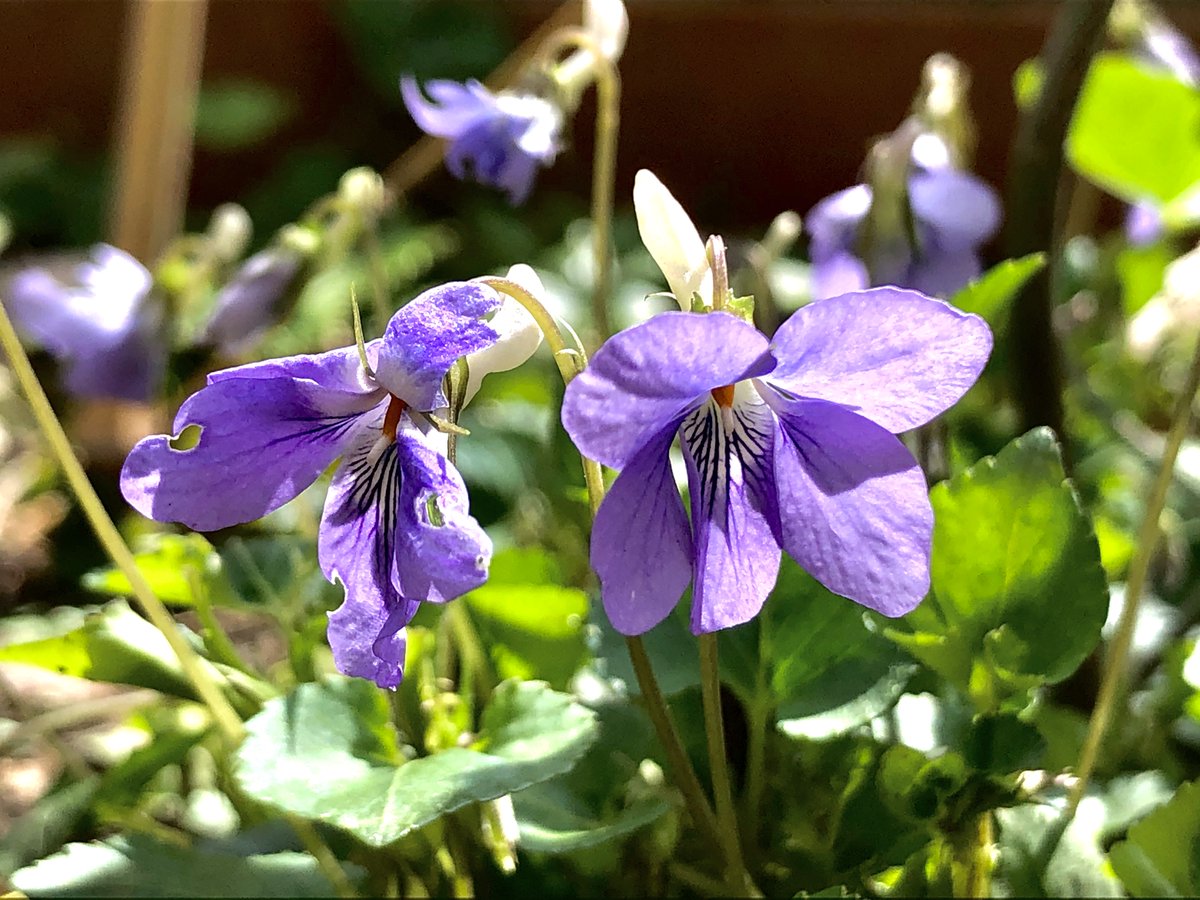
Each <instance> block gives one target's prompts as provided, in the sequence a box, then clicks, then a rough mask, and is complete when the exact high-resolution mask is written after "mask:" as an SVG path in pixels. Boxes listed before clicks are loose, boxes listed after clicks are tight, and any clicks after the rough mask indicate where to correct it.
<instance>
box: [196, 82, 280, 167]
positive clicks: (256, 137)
mask: <svg viewBox="0 0 1200 900" xmlns="http://www.w3.org/2000/svg"><path fill="white" fill-rule="evenodd" d="M293 112H294V104H293V103H292V101H291V100H290V99H289V98H288V97H287V96H286V95H285V94H283V93H282V92H281V91H279V90H277V89H276V88H274V87H272V86H270V85H268V84H262V83H260V82H256V81H245V80H242V79H231V80H225V81H222V82H220V83H218V84H211V85H209V84H206V85H203V86H202V87H201V88H200V96H199V98H198V101H197V104H196V144H197V146H200V147H204V148H206V149H208V150H216V151H232V150H241V149H242V148H244V147H249V146H252V145H254V144H257V143H259V142H260V141H263V140H265V139H266V138H268V137H270V136H271V135H272V134H274V133H275V132H276V131H278V130H279V128H280V127H281V126H282V125H283V124H284V123H285V122H287V120H288V119H290V118H291V117H292V113H293Z"/></svg>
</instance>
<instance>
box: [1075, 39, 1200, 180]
mask: <svg viewBox="0 0 1200 900" xmlns="http://www.w3.org/2000/svg"><path fill="white" fill-rule="evenodd" d="M1066 146H1067V158H1068V159H1069V160H1070V162H1071V165H1072V166H1074V167H1075V169H1076V171H1078V172H1079V173H1080V174H1081V175H1084V176H1085V177H1087V178H1089V179H1091V180H1092V181H1094V182H1096V184H1098V185H1100V186H1101V187H1103V188H1105V189H1106V190H1108V191H1111V192H1112V193H1113V194H1115V195H1116V196H1118V197H1120V198H1121V199H1123V200H1126V201H1128V202H1134V201H1137V200H1147V199H1151V200H1157V201H1158V202H1160V203H1168V202H1170V201H1172V200H1175V199H1176V198H1178V197H1180V196H1181V195H1183V194H1184V193H1186V192H1187V191H1188V190H1189V189H1191V188H1193V187H1194V186H1195V185H1196V184H1197V182H1200V90H1197V89H1196V88H1194V87H1190V86H1188V85H1186V84H1183V83H1182V82H1180V81H1179V80H1178V79H1176V78H1175V77H1174V76H1173V75H1171V74H1170V73H1168V72H1161V71H1155V70H1154V69H1152V68H1150V67H1148V66H1144V65H1140V64H1138V63H1137V62H1135V61H1134V60H1132V59H1130V58H1128V57H1125V56H1122V55H1120V54H1115V53H1107V54H1102V55H1100V56H1098V57H1096V59H1095V60H1094V61H1093V62H1092V66H1091V69H1090V70H1089V71H1088V75H1087V78H1086V80H1085V81H1084V84H1083V89H1082V91H1081V93H1080V95H1079V100H1078V102H1077V103H1076V105H1075V115H1074V118H1073V119H1072V121H1071V126H1070V130H1069V131H1068V133H1067V145H1066Z"/></svg>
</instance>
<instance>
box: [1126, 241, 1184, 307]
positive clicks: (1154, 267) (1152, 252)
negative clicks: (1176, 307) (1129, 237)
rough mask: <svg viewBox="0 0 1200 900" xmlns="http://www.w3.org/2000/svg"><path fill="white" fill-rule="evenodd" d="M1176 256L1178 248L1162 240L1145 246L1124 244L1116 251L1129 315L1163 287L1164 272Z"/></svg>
mask: <svg viewBox="0 0 1200 900" xmlns="http://www.w3.org/2000/svg"><path fill="white" fill-rule="evenodd" d="M1176 256H1178V252H1177V251H1176V250H1173V249H1172V248H1171V247H1170V245H1169V244H1168V243H1166V242H1163V241H1159V242H1158V243H1155V244H1150V245H1149V246H1146V247H1125V248H1124V249H1122V250H1121V252H1120V253H1118V254H1117V261H1116V267H1117V278H1118V279H1119V280H1120V282H1121V301H1122V302H1121V305H1122V307H1123V308H1124V310H1125V314H1126V315H1130V316H1131V315H1133V314H1134V313H1135V312H1137V311H1138V310H1139V309H1141V308H1142V307H1143V306H1145V305H1146V301H1147V300H1149V299H1150V298H1151V297H1153V296H1154V295H1155V294H1157V293H1158V292H1159V291H1161V290H1162V286H1163V275H1164V274H1165V273H1166V270H1167V266H1169V265H1170V264H1171V263H1172V262H1174V261H1175V258H1176Z"/></svg>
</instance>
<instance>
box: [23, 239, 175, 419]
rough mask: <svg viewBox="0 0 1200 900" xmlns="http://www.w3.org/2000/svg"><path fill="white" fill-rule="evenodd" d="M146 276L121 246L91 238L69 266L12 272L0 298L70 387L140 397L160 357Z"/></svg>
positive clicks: (156, 376)
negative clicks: (86, 252) (83, 255)
mask: <svg viewBox="0 0 1200 900" xmlns="http://www.w3.org/2000/svg"><path fill="white" fill-rule="evenodd" d="M152 284H153V278H152V276H151V275H150V272H149V271H147V269H146V267H145V266H143V265H142V264H141V263H139V262H138V261H137V260H136V259H134V258H133V257H132V256H130V255H129V254H128V253H125V252H124V251H123V250H118V249H117V248H116V247H110V246H108V245H107V244H98V245H96V246H95V247H93V248H92V249H91V252H90V256H89V258H88V260H87V261H86V262H83V263H80V264H79V265H77V266H76V267H74V268H73V269H72V270H70V271H67V272H61V271H56V268H54V267H30V268H26V269H23V270H21V271H19V272H17V273H16V274H15V275H13V276H12V278H11V279H10V280H9V283H8V286H7V290H6V291H5V295H4V302H5V305H6V307H7V309H8V311H9V314H10V315H11V316H12V319H13V322H14V324H16V326H17V328H18V329H19V330H20V331H21V332H22V334H23V335H24V336H25V337H26V338H28V339H30V340H32V341H33V342H34V343H37V344H38V345H40V346H42V347H43V348H45V349H46V350H47V351H48V352H49V353H51V354H52V355H53V356H55V357H56V358H57V359H58V360H59V361H60V362H61V363H62V365H63V370H64V373H63V378H64V383H65V385H66V388H67V390H69V391H70V392H71V393H73V394H76V395H79V396H83V397H113V398H117V399H123V400H135V401H143V400H148V399H150V398H151V397H152V396H153V395H154V394H155V392H156V391H157V389H158V385H159V383H160V382H161V380H162V375H163V368H164V366H165V364H166V350H165V342H164V340H163V337H162V326H163V320H162V310H161V307H160V306H159V305H158V304H157V303H156V302H154V300H153V299H152V298H151V286H152Z"/></svg>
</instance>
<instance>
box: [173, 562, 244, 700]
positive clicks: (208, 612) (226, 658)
mask: <svg viewBox="0 0 1200 900" xmlns="http://www.w3.org/2000/svg"><path fill="white" fill-rule="evenodd" d="M184 574H185V577H186V580H187V584H188V590H189V591H191V593H192V602H193V604H194V606H193V608H194V609H195V611H196V618H198V619H199V620H200V624H201V626H202V627H203V628H204V645H205V646H206V647H207V648H208V650H209V652H210V653H211V654H212V656H213V659H215V660H216V661H217V662H221V663H224V664H225V665H227V666H230V667H231V668H234V669H237V670H238V671H239V672H244V673H246V674H247V675H249V676H250V677H251V678H255V679H258V680H260V681H261V680H262V676H261V675H259V674H258V673H257V672H255V671H254V669H252V668H251V667H250V666H249V665H248V664H247V663H246V661H245V660H244V659H242V657H241V655H240V654H239V653H238V652H237V647H235V646H234V645H233V641H231V640H230V639H229V635H228V634H226V633H225V629H224V628H223V627H222V626H221V622H220V621H219V620H218V619H217V614H216V613H215V612H214V611H213V605H212V598H211V597H209V596H208V589H207V588H206V587H205V586H204V583H203V582H202V580H201V578H200V574H199V573H198V572H197V571H196V569H195V568H193V567H191V566H188V567H187V569H186V570H185V573H184Z"/></svg>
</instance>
